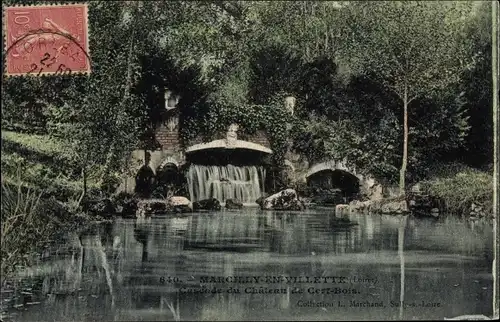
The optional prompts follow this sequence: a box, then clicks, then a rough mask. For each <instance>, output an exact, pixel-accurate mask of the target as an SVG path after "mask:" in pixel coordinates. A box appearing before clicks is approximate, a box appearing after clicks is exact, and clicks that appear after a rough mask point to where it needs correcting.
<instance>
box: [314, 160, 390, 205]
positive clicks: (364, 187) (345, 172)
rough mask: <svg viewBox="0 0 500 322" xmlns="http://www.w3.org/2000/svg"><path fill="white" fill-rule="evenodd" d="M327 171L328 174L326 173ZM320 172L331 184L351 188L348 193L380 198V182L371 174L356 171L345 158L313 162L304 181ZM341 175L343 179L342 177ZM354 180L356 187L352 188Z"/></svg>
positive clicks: (374, 198)
mask: <svg viewBox="0 0 500 322" xmlns="http://www.w3.org/2000/svg"><path fill="white" fill-rule="evenodd" d="M328 173H329V175H326V174H328ZM322 174H324V175H325V177H326V178H330V179H325V180H326V181H328V180H331V181H330V182H331V183H332V185H335V184H336V185H337V186H338V185H340V186H344V192H346V189H348V190H351V191H348V192H349V194H350V195H354V194H357V193H359V194H362V195H364V196H367V197H368V198H370V199H371V200H376V199H381V198H382V186H381V184H380V183H378V182H377V180H376V179H375V178H374V177H373V176H372V175H369V174H364V175H363V174H361V173H360V172H359V171H357V169H356V167H354V166H351V165H349V162H348V161H347V160H345V159H344V160H342V161H336V160H330V161H326V162H321V163H317V164H314V165H313V166H311V167H310V168H309V170H308V171H307V173H306V181H308V182H309V181H310V180H311V179H314V178H318V177H321V176H322ZM342 177H343V178H344V179H342ZM336 180H337V181H336ZM356 180H357V182H358V189H354V186H355V185H356V184H355V182H356ZM339 181H340V182H339ZM342 181H343V183H342ZM348 182H350V183H348ZM348 186H351V187H352V189H350V188H348ZM341 190H342V189H341ZM356 190H357V191H356ZM344 195H345V193H344Z"/></svg>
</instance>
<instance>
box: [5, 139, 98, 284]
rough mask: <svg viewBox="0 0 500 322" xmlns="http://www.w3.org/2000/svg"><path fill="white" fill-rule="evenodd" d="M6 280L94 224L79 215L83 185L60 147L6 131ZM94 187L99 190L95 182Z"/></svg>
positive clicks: (50, 141)
mask: <svg viewBox="0 0 500 322" xmlns="http://www.w3.org/2000/svg"><path fill="white" fill-rule="evenodd" d="M1 166H2V178H1V182H2V192H1V193H2V199H1V227H2V233H1V245H2V247H1V257H2V262H1V273H2V274H1V276H2V282H3V279H4V278H5V277H6V276H8V275H9V274H10V273H12V272H13V271H14V270H15V269H16V267H18V266H26V265H29V264H30V262H31V260H32V259H33V258H35V256H37V255H38V254H39V253H40V252H41V251H42V250H43V249H44V248H45V247H47V246H48V245H49V244H50V243H51V242H53V241H54V240H57V239H58V238H59V237H61V236H62V235H64V234H65V233H66V232H67V231H69V230H72V229H75V228H76V227H78V226H80V225H82V224H85V223H87V222H89V221H90V218H89V217H88V216H86V215H84V214H79V213H78V207H77V205H78V201H79V199H80V196H81V195H82V191H83V183H82V182H81V179H80V178H79V175H78V173H75V171H74V168H75V167H74V165H73V163H72V162H71V159H70V158H69V157H68V154H67V153H66V151H64V149H63V148H62V145H61V144H60V142H57V141H56V140H54V139H51V138H49V137H47V136H43V135H30V134H24V133H17V132H10V131H2V157H1ZM89 186H90V187H91V188H92V187H93V186H94V184H93V182H92V181H90V182H89Z"/></svg>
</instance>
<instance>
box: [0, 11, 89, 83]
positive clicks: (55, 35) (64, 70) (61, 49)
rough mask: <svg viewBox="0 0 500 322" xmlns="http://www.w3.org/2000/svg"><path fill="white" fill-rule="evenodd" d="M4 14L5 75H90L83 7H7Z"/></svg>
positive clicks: (86, 29) (85, 20) (85, 16)
mask: <svg viewBox="0 0 500 322" xmlns="http://www.w3.org/2000/svg"><path fill="white" fill-rule="evenodd" d="M3 11H4V12H3V14H4V26H3V28H4V48H5V50H6V52H5V62H4V75H6V76H23V75H34V76H39V75H59V74H62V75H64V74H88V73H90V70H91V68H90V66H91V65H90V56H89V40H88V8H87V5H86V4H64V5H35V6H10V7H4V8H3Z"/></svg>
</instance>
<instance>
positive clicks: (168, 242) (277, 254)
mask: <svg viewBox="0 0 500 322" xmlns="http://www.w3.org/2000/svg"><path fill="white" fill-rule="evenodd" d="M332 216H334V215H333V211H332V212H328V211H323V212H320V211H315V212H312V211H311V212H306V213H293V212H288V213H287V212H281V213H275V212H259V211H258V210H255V212H254V213H250V212H249V213H240V212H224V211H222V212H219V213H216V214H211V213H204V214H193V215H190V216H186V217H179V218H170V217H159V218H152V219H140V220H125V219H117V220H116V221H115V222H114V223H113V224H112V225H107V226H106V225H103V226H100V227H95V228H94V229H91V230H89V231H88V232H86V233H85V234H82V235H81V236H75V237H74V238H73V239H72V240H71V241H68V242H67V243H66V244H65V245H61V250H60V253H61V254H62V252H63V251H62V249H65V248H66V249H70V250H69V251H67V252H66V253H67V255H64V256H62V255H61V256H59V257H57V256H52V258H51V259H50V260H49V261H46V262H43V263H40V264H39V265H37V267H36V268H34V269H33V270H31V271H30V274H29V275H31V276H40V277H41V278H40V289H41V290H43V292H44V293H43V294H47V296H48V297H49V301H44V302H42V303H43V304H41V305H40V306H39V307H38V308H36V307H32V308H30V309H29V310H27V311H26V312H24V313H22V314H23V315H22V317H21V318H22V319H24V320H40V319H41V316H43V315H44V314H48V315H49V316H50V317H51V318H52V319H54V320H72V319H75V320H79V319H81V316H88V317H91V318H92V319H95V320H114V319H115V320H137V319H143V320H167V319H170V320H172V319H174V320H178V319H181V318H182V319H183V320H185V319H206V320H212V319H216V318H218V319H231V320H235V319H236V320H239V319H257V320H258V319H287V318H292V317H301V318H302V319H309V320H311V319H337V318H346V319H354V320H359V319H368V318H371V319H385V318H387V319H398V318H412V317H413V316H419V317H424V318H443V317H446V316H457V315H460V314H468V313H470V312H474V311H475V310H476V311H477V310H479V311H478V312H477V313H484V312H486V311H487V310H489V309H490V308H489V304H486V303H491V298H490V295H488V294H489V293H488V292H485V291H484V290H483V289H482V287H486V288H488V287H490V284H491V281H490V280H488V277H487V276H489V275H487V274H486V273H485V272H488V270H489V269H491V258H488V257H485V256H483V254H486V253H489V252H491V249H488V247H490V246H487V245H490V244H491V243H490V241H491V234H490V233H489V232H488V229H486V228H485V229H482V228H481V229H479V228H478V227H475V228H474V229H472V228H471V227H467V225H466V224H464V223H460V222H459V221H452V220H444V221H443V222H441V223H435V222H431V221H423V220H415V219H414V218H408V217H398V216H393V217H390V216H372V215H357V214H352V215H350V216H349V218H350V220H351V222H355V223H358V225H346V224H343V223H341V222H339V221H338V220H337V219H334V218H333V217H332ZM332 222H333V224H332ZM452 231H454V232H452ZM457 232H458V233H457ZM231 275H237V276H257V275H259V276H270V275H271V276H278V275H283V276H339V275H345V276H360V277H376V278H377V279H378V283H377V284H375V285H362V286H359V285H358V286H352V287H356V288H359V289H360V290H361V291H362V292H363V293H362V294H361V295H358V296H350V295H345V296H342V297H341V298H342V299H344V300H345V301H346V304H347V306H348V305H349V301H350V300H351V299H358V300H376V301H384V302H385V303H389V302H390V301H391V300H394V301H396V302H399V301H405V302H407V301H415V300H422V299H426V300H429V301H436V302H437V301H439V302H442V303H447V304H446V306H443V307H442V308H439V309H434V310H433V309H428V310H418V311H417V310H416V309H412V308H408V307H407V308H401V307H394V308H391V307H388V308H386V309H384V310H378V311H377V310H373V309H371V310H369V309H363V308H356V309H354V308H349V307H347V308H335V310H333V309H331V308H325V310H322V309H310V308H300V307H297V305H296V303H297V302H298V301H299V300H301V301H309V300H313V301H317V302H318V301H324V302H331V301H332V298H335V299H337V298H340V297H339V296H332V295H327V294H309V293H308V292H307V288H308V287H311V286H314V287H317V285H302V287H304V289H305V292H304V293H303V294H298V295H297V294H290V290H291V288H293V286H294V285H286V284H283V285H281V284H273V283H267V282H265V283H260V284H258V285H248V284H234V283H229V284H226V285H221V284H219V287H225V288H227V287H231V286H237V287H239V288H240V290H241V294H227V293H222V294H192V293H191V294H189V293H182V292H181V293H179V289H180V288H182V287H184V288H191V289H200V288H201V286H202V285H201V284H202V283H200V277H202V276H231ZM485 276H486V277H485ZM161 277H164V278H168V277H172V278H174V277H176V278H178V280H177V281H173V282H172V283H168V282H165V283H162V282H161V281H160V278H161ZM474 281H478V282H474ZM450 283H451V285H454V284H460V285H461V287H460V288H455V287H452V286H451V287H448V286H447V285H450ZM398 284H399V286H398ZM204 285H205V287H207V288H211V287H213V286H216V285H215V284H204ZM249 286H257V287H258V288H260V287H263V288H276V287H283V288H285V289H287V290H288V292H287V293H285V294H267V295H263V294H248V293H245V288H246V287H249ZM322 286H323V287H329V285H322ZM407 286H408V287H407ZM398 289H399V291H398ZM463 289H467V290H468V291H467V292H463V291H461V290H463ZM398 295H399V296H398ZM44 297H45V296H44ZM476 298H477V299H480V302H478V300H476ZM34 300H36V299H34ZM455 303H457V304H455ZM481 303H482V304H481ZM256 308H258V309H256ZM276 308H279V310H276ZM486 313H487V312H486ZM486 315H487V314H486Z"/></svg>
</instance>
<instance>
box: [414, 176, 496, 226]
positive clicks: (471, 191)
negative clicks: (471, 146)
mask: <svg viewBox="0 0 500 322" xmlns="http://www.w3.org/2000/svg"><path fill="white" fill-rule="evenodd" d="M421 184H422V187H423V189H424V191H426V192H427V193H429V194H431V195H432V196H435V197H438V198H440V199H441V200H442V201H443V202H444V205H445V208H446V209H445V210H446V211H447V212H449V213H451V214H455V215H459V216H469V214H470V212H471V205H473V204H474V205H475V206H477V207H480V208H481V211H482V212H483V213H484V214H485V215H486V216H488V217H489V216H491V215H492V214H493V175H492V174H490V173H487V172H483V171H479V170H476V169H472V168H467V167H463V168H461V169H460V170H459V171H457V172H455V173H441V174H440V176H439V177H435V178H433V179H430V180H427V181H424V182H421Z"/></svg>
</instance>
